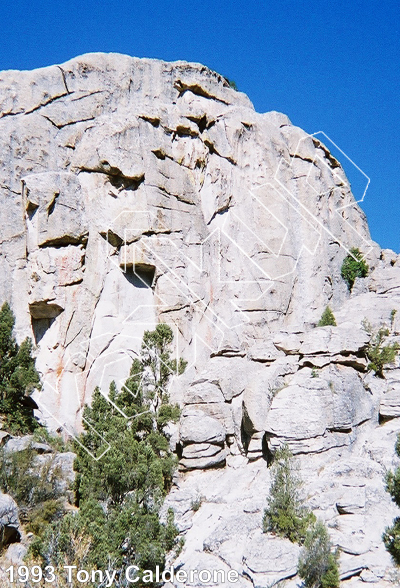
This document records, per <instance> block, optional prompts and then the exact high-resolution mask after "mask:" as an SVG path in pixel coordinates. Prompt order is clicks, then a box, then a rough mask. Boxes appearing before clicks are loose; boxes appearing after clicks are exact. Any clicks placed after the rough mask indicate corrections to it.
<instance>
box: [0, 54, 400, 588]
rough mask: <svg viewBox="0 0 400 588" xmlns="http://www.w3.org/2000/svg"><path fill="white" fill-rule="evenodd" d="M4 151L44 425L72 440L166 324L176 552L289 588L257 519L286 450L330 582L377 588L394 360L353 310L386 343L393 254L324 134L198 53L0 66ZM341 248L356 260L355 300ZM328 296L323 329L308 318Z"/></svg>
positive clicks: (5, 294) (276, 546)
mask: <svg viewBox="0 0 400 588" xmlns="http://www.w3.org/2000/svg"><path fill="white" fill-rule="evenodd" d="M0 142H1V154H2V155H1V158H0V206H1V211H2V235H1V238H0V242H1V255H0V268H1V278H0V300H1V301H3V300H8V301H10V303H11V305H12V307H13V309H14V312H15V314H16V318H17V325H16V326H17V334H18V337H19V339H22V338H24V337H25V336H31V337H32V338H33V340H34V341H35V344H36V346H37V347H36V355H37V362H36V365H37V369H38V370H39V371H40V373H41V377H42V381H43V388H42V390H41V391H37V392H36V393H35V394H34V399H35V401H36V403H37V406H38V415H40V418H41V419H42V420H43V421H45V422H46V423H47V424H48V426H49V427H50V428H52V429H64V430H66V431H67V432H69V433H70V434H74V433H75V432H76V431H77V430H79V427H80V420H81V411H82V408H83V406H84V404H85V403H87V402H90V399H91V394H92V392H93V389H94V387H95V386H96V385H100V386H101V387H102V389H104V390H107V389H108V384H109V383H110V382H111V381H112V380H115V381H116V382H117V385H118V384H119V385H121V383H122V382H123V381H124V379H125V378H126V376H127V374H128V372H129V367H130V364H131V362H132V359H133V358H134V357H135V356H136V354H137V353H138V350H139V346H140V341H141V338H142V334H143V332H144V330H146V329H150V328H153V326H154V325H155V324H156V323H157V322H166V323H168V324H169V325H170V326H171V327H172V328H173V329H174V333H175V339H174V340H175V343H176V355H177V357H179V356H183V357H184V358H185V359H186V360H187V362H188V368H187V369H186V371H185V373H184V374H183V375H182V376H180V377H179V378H176V379H175V380H174V381H173V382H172V385H171V388H170V390H169V393H170V396H171V399H172V400H174V401H176V402H179V404H180V405H181V407H182V417H181V421H180V424H179V427H177V428H171V431H170V437H171V441H170V442H171V446H172V447H173V448H174V450H175V451H176V452H177V454H178V455H179V458H180V470H179V473H177V475H176V479H175V487H174V489H173V490H172V492H171V493H170V495H169V497H168V499H167V505H171V506H172V507H173V509H174V511H175V513H176V520H177V524H178V526H179V528H180V530H181V531H182V533H183V534H184V535H185V539H186V542H185V546H184V548H183V551H182V553H181V554H180V556H179V560H178V561H177V562H176V565H182V566H184V567H185V568H188V569H189V568H191V567H192V568H193V567H197V568H199V566H200V565H201V566H202V567H203V568H204V567H206V568H207V569H221V566H226V567H227V568H228V567H232V568H234V569H237V570H238V572H239V574H240V581H239V583H238V584H237V585H238V586H239V585H240V586H243V587H251V586H263V587H264V586H265V587H267V586H270V585H272V584H273V583H276V582H278V581H280V580H287V584H286V586H287V587H290V586H293V587H294V586H297V585H298V583H299V579H298V578H297V576H296V565H297V556H298V548H297V547H296V546H295V545H293V544H291V543H290V542H289V541H286V540H282V539H278V538H276V537H273V536H270V535H268V534H263V533H262V532H261V520H262V513H263V508H264V506H265V500H266V496H267V495H268V489H269V485H270V468H268V467H267V466H268V464H269V463H270V461H271V459H272V458H273V454H274V452H275V450H276V448H277V447H279V446H280V445H281V444H282V443H283V442H286V443H288V444H289V446H290V448H291V450H292V452H293V453H294V454H295V455H297V456H298V459H299V461H300V464H301V471H302V477H303V478H304V480H305V481H306V489H305V492H306V495H307V499H308V503H309V504H310V506H311V507H312V508H313V510H314V512H315V514H317V515H318V516H319V517H320V518H322V519H323V520H324V521H325V522H326V523H327V525H328V528H329V530H330V534H331V537H332V541H333V543H334V544H335V545H337V546H339V548H340V550H341V557H340V565H341V579H342V581H343V586H348V587H353V586H361V585H364V584H365V582H367V583H372V584H375V585H379V586H386V585H387V586H389V585H392V583H393V581H394V580H393V573H394V568H393V567H392V563H391V560H390V556H389V555H388V553H387V552H386V550H385V548H384V545H383V543H382V540H381V535H382V531H383V529H384V527H385V526H386V525H388V524H390V523H391V521H392V519H393V517H394V516H395V515H396V512H397V511H396V508H395V507H394V505H393V504H392V503H391V500H390V497H389V495H388V494H387V493H386V492H385V489H384V473H385V471H386V470H387V468H390V467H393V465H395V464H396V458H395V454H394V444H395V440H396V435H397V433H398V432H399V431H400V421H399V418H398V417H400V370H399V364H398V362H397V363H394V364H390V365H388V366H386V367H385V372H384V376H385V377H384V378H380V377H377V376H376V375H375V374H374V372H373V371H371V370H370V369H368V363H369V361H368V357H367V349H368V344H369V341H370V338H371V335H370V334H369V333H368V332H367V330H366V329H365V320H366V321H368V322H369V323H370V324H371V325H372V328H373V329H378V328H379V327H381V326H382V325H386V326H387V327H388V328H389V330H390V335H389V337H388V341H391V342H394V341H397V340H399V341H400V323H399V322H398V320H399V319H396V315H395V313H393V312H392V311H398V310H399V309H400V256H397V254H395V253H393V252H392V251H388V250H381V249H380V247H379V246H378V245H377V244H376V243H374V242H372V241H371V238H370V235H369V231H368V225H367V221H366V219H365V216H364V214H363V212H362V211H361V209H360V208H359V206H358V205H357V203H356V201H355V199H354V196H353V195H352V192H351V187H350V184H349V182H348V180H347V178H346V175H345V173H344V171H343V169H342V167H341V165H340V163H339V162H338V161H337V160H336V158H335V157H334V156H333V155H332V154H331V153H330V152H329V149H328V148H327V147H326V146H325V145H324V143H323V142H322V140H321V138H320V137H318V136H310V135H308V134H307V133H305V132H304V131H302V130H301V129H299V128H297V127H295V126H293V125H292V124H291V122H290V120H289V119H288V118H287V116H285V115H283V114H280V113H277V112H269V113H265V114H259V113H257V112H255V110H254V108H253V106H252V104H251V102H250V101H249V99H248V98H247V97H246V96H245V95H244V94H242V93H240V92H236V91H235V90H233V89H232V88H230V86H229V83H228V82H227V80H226V79H225V78H223V77H222V76H220V75H218V74H216V73H215V72H212V71H210V70H209V69H207V68H206V67H204V66H202V65H198V64H189V63H186V62H175V63H165V62H162V61H157V60H149V59H136V58H131V57H128V56H124V55H117V54H107V55H106V54H89V55H84V56H82V57H78V58H75V59H73V60H71V61H69V62H67V63H65V64H63V65H61V66H52V67H48V68H44V69H40V70H34V71H30V72H17V71H8V72H2V73H0ZM352 247H357V248H359V249H360V250H361V251H362V252H363V253H364V254H365V256H366V260H367V262H368V264H369V268H370V271H369V275H368V276H367V277H366V278H364V279H361V278H359V279H357V280H356V283H355V285H354V287H353V289H352V291H351V293H349V291H348V288H347V285H346V283H345V282H344V281H343V279H342V278H341V275H340V268H341V265H342V262H343V259H344V258H345V257H346V255H347V254H348V252H349V250H350V249H351V248H352ZM328 304H329V305H330V307H331V308H332V309H333V312H334V314H335V317H336V322H337V326H328V327H317V323H318V320H319V319H320V317H321V314H322V312H323V310H324V309H325V307H326V306H327V305H328ZM194 501H199V502H200V503H201V506H200V508H199V509H198V510H196V511H195V510H193V508H192V506H193V503H194ZM199 569H201V568H199Z"/></svg>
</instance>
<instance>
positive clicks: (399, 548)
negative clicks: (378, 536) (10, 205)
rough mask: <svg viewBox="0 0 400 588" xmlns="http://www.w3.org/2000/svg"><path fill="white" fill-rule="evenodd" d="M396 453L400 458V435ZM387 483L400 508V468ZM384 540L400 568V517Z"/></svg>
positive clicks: (386, 480)
mask: <svg viewBox="0 0 400 588" xmlns="http://www.w3.org/2000/svg"><path fill="white" fill-rule="evenodd" d="M395 451H396V455H397V456H398V457H400V435H398V436H397V442H396V446H395ZM385 482H386V490H387V492H389V494H390V496H391V497H392V500H393V502H394V503H395V504H396V505H397V506H398V507H399V508H400V467H397V468H396V469H395V471H394V472H392V471H389V472H388V473H387V474H386V478H385ZM382 539H383V542H384V544H385V547H386V549H387V550H388V552H389V553H390V555H391V556H392V558H393V561H394V562H395V563H396V564H397V565H398V566H400V517H396V518H395V519H394V521H393V524H392V525H391V526H390V527H386V529H385V532H384V533H383V536H382Z"/></svg>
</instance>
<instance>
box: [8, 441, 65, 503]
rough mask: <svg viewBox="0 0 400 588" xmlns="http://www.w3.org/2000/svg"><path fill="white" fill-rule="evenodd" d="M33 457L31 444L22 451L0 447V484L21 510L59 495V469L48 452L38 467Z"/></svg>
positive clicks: (35, 456) (34, 456)
mask: <svg viewBox="0 0 400 588" xmlns="http://www.w3.org/2000/svg"><path fill="white" fill-rule="evenodd" d="M36 458H37V453H36V451H34V450H33V449H32V447H28V448H27V449H24V450H23V451H13V452H7V453H6V452H5V450H4V449H1V451H0V488H1V490H2V491H3V492H5V493H7V494H10V495H11V496H12V497H13V498H14V500H15V501H16V502H17V503H18V506H19V507H22V508H23V509H24V510H25V511H27V510H28V509H30V508H32V507H34V506H37V505H41V504H42V503H44V502H46V501H48V500H53V499H57V498H59V497H60V496H61V490H60V484H59V480H60V477H61V475H62V472H61V469H60V467H59V466H55V465H54V456H49V459H47V460H46V461H45V462H44V463H42V464H41V465H40V467H38V465H37V464H35V459H36Z"/></svg>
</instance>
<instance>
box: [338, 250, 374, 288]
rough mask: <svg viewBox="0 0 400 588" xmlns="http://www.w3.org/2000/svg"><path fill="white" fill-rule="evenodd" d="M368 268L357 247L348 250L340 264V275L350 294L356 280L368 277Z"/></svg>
mask: <svg viewBox="0 0 400 588" xmlns="http://www.w3.org/2000/svg"><path fill="white" fill-rule="evenodd" d="M368 271H369V267H368V264H367V262H366V261H365V260H364V259H363V255H362V253H361V251H360V250H359V249H358V248H357V247H353V248H352V249H350V254H349V255H347V256H346V257H345V258H344V260H343V263H342V268H341V271H340V274H341V276H342V278H343V279H344V281H345V282H346V284H347V287H348V289H349V291H350V292H351V290H352V288H353V286H354V282H355V281H356V278H365V277H366V276H367V275H368Z"/></svg>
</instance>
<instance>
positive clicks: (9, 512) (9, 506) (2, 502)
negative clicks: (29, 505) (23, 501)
mask: <svg viewBox="0 0 400 588" xmlns="http://www.w3.org/2000/svg"><path fill="white" fill-rule="evenodd" d="M18 513H19V511H18V505H17V503H16V502H15V500H14V499H13V498H12V497H11V496H9V495H8V494H0V527H1V537H2V540H1V544H2V545H7V544H9V543H15V542H18V541H19V540H20V538H21V532H20V522H19V518H18Z"/></svg>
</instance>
